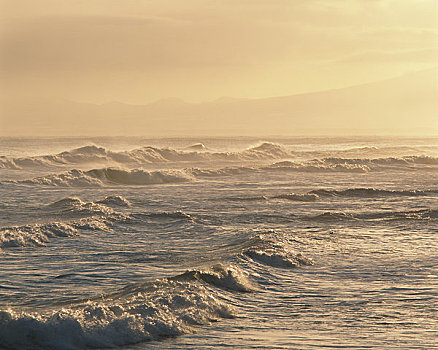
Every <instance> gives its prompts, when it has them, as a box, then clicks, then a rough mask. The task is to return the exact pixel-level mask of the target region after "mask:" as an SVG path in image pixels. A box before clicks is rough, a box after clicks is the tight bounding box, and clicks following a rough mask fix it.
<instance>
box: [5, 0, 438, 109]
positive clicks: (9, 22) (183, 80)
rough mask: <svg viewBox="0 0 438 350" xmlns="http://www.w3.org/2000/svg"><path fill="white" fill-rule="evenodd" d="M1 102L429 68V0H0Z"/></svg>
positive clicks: (319, 83)
mask: <svg viewBox="0 0 438 350" xmlns="http://www.w3.org/2000/svg"><path fill="white" fill-rule="evenodd" d="M0 4H1V9H0V20H1V26H0V49H1V62H0V69H1V71H0V74H1V76H0V77H1V81H2V93H3V95H5V94H6V95H7V96H14V95H15V96H18V97H23V96H45V97H63V98H67V99H72V100H77V101H88V102H98V103H100V102H106V101H113V100H116V101H123V102H128V103H146V102H150V101H153V100H156V99H160V98H165V97H170V96H174V97H179V98H182V99H185V100H188V101H203V100H212V99H215V98H218V97H221V96H235V97H268V96H278V95H289V94H294V93H300V92H306V91H316V90H321V89H329V88H335V87H343V86H347V85H353V84H358V83H362V82H366V81H373V80H379V79H384V78H387V77H392V76H396V75H399V74H403V73H405V72H411V71H415V70H419V69H422V68H427V67H431V66H434V65H437V63H438V1H436V0H394V1H391V0H361V1H358V0H345V1H341V0H287V1H286V0H232V1H231V0H222V1H219V0H216V1H209V0H203V1H201V0H142V1H140V0H70V1H65V0H38V1H35V0H0Z"/></svg>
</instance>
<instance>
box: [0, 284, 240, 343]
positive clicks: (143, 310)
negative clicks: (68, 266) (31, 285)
mask: <svg viewBox="0 0 438 350" xmlns="http://www.w3.org/2000/svg"><path fill="white" fill-rule="evenodd" d="M127 291H128V292H127ZM120 295H122V297H119V298H117V299H113V298H110V297H108V296H107V298H106V299H105V300H102V299H103V298H101V300H99V301H89V302H87V303H84V304H81V305H77V306H74V307H68V308H63V309H61V310H58V311H51V312H50V311H48V312H41V313H37V312H17V311H13V310H7V311H0V346H1V347H5V348H7V349H14V350H18V349H38V350H40V349H41V350H42V349H53V350H58V349H59V350H61V349H62V350H65V349H86V348H113V347H118V346H123V345H128V344H136V343H139V342H144V341H149V340H154V339H160V338H163V337H174V336H177V335H181V334H184V333H192V332H193V331H194V329H195V327H196V326H199V325H206V324H209V323H211V322H214V321H217V320H219V319H221V318H232V317H234V311H233V309H232V307H230V306H228V305H227V304H225V302H224V301H221V300H219V298H218V297H217V295H216V294H215V293H214V292H212V291H210V290H209V289H208V288H206V287H204V286H203V285H202V284H199V283H194V282H185V281H176V280H172V279H164V280H161V281H156V282H155V283H153V284H147V285H144V286H138V287H136V288H135V292H134V293H133V292H129V288H127V289H125V290H122V291H121V293H119V296H120Z"/></svg>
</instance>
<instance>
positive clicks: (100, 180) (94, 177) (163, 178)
mask: <svg viewBox="0 0 438 350" xmlns="http://www.w3.org/2000/svg"><path fill="white" fill-rule="evenodd" d="M192 180H194V178H193V176H191V175H190V174H189V173H187V172H185V171H183V170H156V171H147V170H143V169H132V170H127V169H120V168H102V169H92V170H88V171H82V170H78V169H73V170H70V171H67V172H64V173H60V174H50V175H46V176H40V177H36V178H34V179H31V180H19V181H15V182H16V183H21V184H28V185H46V186H60V187H104V186H107V185H139V186H144V185H155V184H170V183H181V182H187V181H192Z"/></svg>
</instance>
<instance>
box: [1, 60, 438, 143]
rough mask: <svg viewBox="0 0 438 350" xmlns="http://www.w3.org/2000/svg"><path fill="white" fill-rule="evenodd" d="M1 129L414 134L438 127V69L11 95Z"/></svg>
mask: <svg viewBox="0 0 438 350" xmlns="http://www.w3.org/2000/svg"><path fill="white" fill-rule="evenodd" d="M2 115H3V117H2V119H1V120H0V126H1V131H0V133H1V134H2V135H125V134H127V135H145V136H148V135H150V136H151V135H154V136H166V135H191V136H193V135H197V134H203V135H223V134H227V135H267V134H270V135H274V134H277V135H294V134H332V133H333V134H345V133H353V134H373V133H374V132H375V131H376V130H378V131H379V133H389V134H410V133H417V134H418V133H422V132H426V133H427V132H429V134H430V133H437V131H438V69H437V68H433V69H428V70H424V71H420V72H415V73H411V74H407V75H404V76H401V77H397V78H393V79H389V80H384V81H378V82H373V83H368V84H363V85H358V86H352V87H347V88H342V89H336V90H328V91H321V92H313V93H305V94H298V95H291V96H282V97H272V98H263V99H234V98H228V97H227V98H220V99H218V100H215V101H212V102H206V103H197V104H195V103H187V102H184V101H182V100H179V99H174V98H170V99H163V100H160V101H157V102H154V103H150V104H146V105H129V104H125V103H119V102H110V103H105V104H101V105H97V104H90V103H78V102H71V101H67V100H58V101H49V100H26V101H17V100H15V101H12V100H9V101H5V102H4V103H3V111H2Z"/></svg>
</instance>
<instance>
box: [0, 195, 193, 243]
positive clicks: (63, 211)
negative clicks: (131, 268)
mask: <svg viewBox="0 0 438 350" xmlns="http://www.w3.org/2000/svg"><path fill="white" fill-rule="evenodd" d="M103 203H107V204H103ZM114 203H115V205H113V204H114ZM127 203H129V202H127V200H126V199H125V198H124V197H121V196H108V197H105V198H104V199H102V200H97V201H95V202H85V201H83V200H81V199H80V198H77V197H66V198H62V199H60V200H58V201H55V202H53V203H50V204H48V205H47V206H45V207H44V208H42V209H43V210H45V211H46V212H47V213H48V214H50V215H55V216H56V217H57V218H59V220H64V221H53V222H48V223H34V224H28V225H21V226H9V227H3V228H0V248H12V247H41V246H45V245H46V244H47V243H49V242H50V241H51V240H52V239H53V238H59V237H71V236H79V235H80V232H81V231H82V230H86V231H111V230H112V228H113V226H114V225H118V224H131V223H137V222H139V221H145V220H151V219H152V220H184V221H193V218H192V217H191V216H190V215H189V214H187V213H184V212H181V211H175V212H157V213H130V214H125V213H121V212H118V211H116V210H114V209H113V208H111V207H110V206H111V205H112V206H122V207H124V206H126V205H127Z"/></svg>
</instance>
